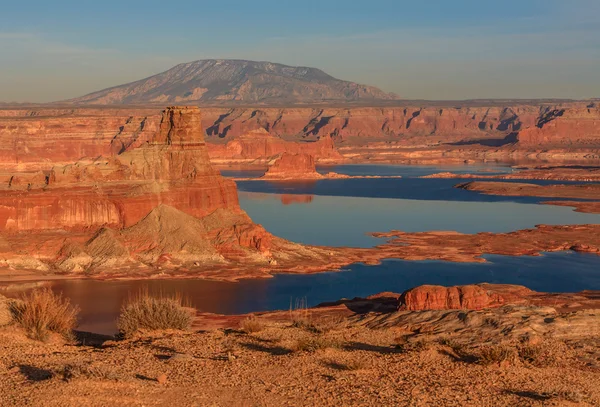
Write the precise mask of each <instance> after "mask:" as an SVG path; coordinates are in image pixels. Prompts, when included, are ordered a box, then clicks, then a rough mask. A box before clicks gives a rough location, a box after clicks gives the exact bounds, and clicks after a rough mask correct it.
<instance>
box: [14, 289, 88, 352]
mask: <svg viewBox="0 0 600 407" xmlns="http://www.w3.org/2000/svg"><path fill="white" fill-rule="evenodd" d="M12 312H13V314H14V319H15V321H17V323H19V324H20V325H21V326H22V327H23V328H24V329H25V330H26V331H27V335H28V336H29V337H31V338H32V339H36V340H39V341H46V340H47V339H48V337H49V335H50V333H51V332H55V333H58V334H61V335H63V336H64V337H65V338H67V339H72V335H73V329H74V328H75V326H76V325H77V314H78V313H79V308H78V307H76V306H73V305H71V302H70V301H69V299H68V298H64V297H63V296H62V295H61V294H55V293H53V292H52V290H50V289H49V288H43V289H36V290H33V291H31V292H30V293H29V294H25V295H23V298H22V301H20V302H14V303H13V306H12Z"/></svg>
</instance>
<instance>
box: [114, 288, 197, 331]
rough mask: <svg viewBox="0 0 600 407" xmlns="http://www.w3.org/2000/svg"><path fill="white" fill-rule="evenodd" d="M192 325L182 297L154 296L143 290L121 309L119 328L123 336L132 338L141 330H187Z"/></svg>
mask: <svg viewBox="0 0 600 407" xmlns="http://www.w3.org/2000/svg"><path fill="white" fill-rule="evenodd" d="M191 323H192V315H191V314H190V312H189V310H188V309H187V307H186V306H185V305H184V303H183V300H182V298H181V296H180V295H174V296H166V295H162V294H160V295H158V296H152V295H150V294H148V291H146V290H142V291H140V292H139V293H138V295H137V296H134V297H132V298H130V299H129V300H128V301H127V302H126V303H125V304H124V305H123V307H121V314H120V315H119V320H118V322H117V328H118V329H119V333H120V334H121V335H122V336H124V337H130V336H132V335H133V334H135V333H136V332H139V331H140V330H148V331H158V330H163V329H178V330H186V329H188V328H189V327H190V325H191Z"/></svg>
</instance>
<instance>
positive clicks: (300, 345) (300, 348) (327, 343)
mask: <svg viewBox="0 0 600 407" xmlns="http://www.w3.org/2000/svg"><path fill="white" fill-rule="evenodd" d="M340 346H341V344H340V343H339V342H338V341H335V340H333V339H328V338H324V337H322V336H306V337H302V338H299V339H297V340H296V342H295V343H294V345H293V346H292V350H293V351H294V352H316V351H318V350H321V349H327V348H336V349H337V348H339V347H340Z"/></svg>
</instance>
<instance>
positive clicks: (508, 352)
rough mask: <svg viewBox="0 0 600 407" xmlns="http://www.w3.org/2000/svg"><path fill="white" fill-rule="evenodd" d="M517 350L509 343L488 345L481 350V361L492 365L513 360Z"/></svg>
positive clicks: (483, 363)
mask: <svg viewBox="0 0 600 407" xmlns="http://www.w3.org/2000/svg"><path fill="white" fill-rule="evenodd" d="M515 354H516V350H515V348H513V347H510V346H508V345H487V346H482V347H481V349H480V350H479V358H478V359H479V363H481V364H482V365H491V364H493V363H501V362H504V361H510V360H513V359H514V357H515Z"/></svg>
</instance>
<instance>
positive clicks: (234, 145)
mask: <svg viewBox="0 0 600 407" xmlns="http://www.w3.org/2000/svg"><path fill="white" fill-rule="evenodd" d="M208 151H209V155H210V158H211V160H212V162H213V163H215V164H218V163H221V162H223V163H227V164H231V163H253V164H256V163H259V162H268V161H270V160H272V159H273V158H274V157H277V156H278V155H280V154H283V153H290V154H299V153H305V154H310V155H312V156H313V157H314V158H315V159H316V160H319V161H325V162H328V161H333V162H336V161H341V160H343V156H342V155H341V154H340V153H339V151H338V150H337V148H336V147H335V145H334V142H333V139H332V138H331V137H329V136H324V137H322V138H320V139H319V140H317V141H286V140H284V139H282V138H281V137H278V136H274V135H272V134H270V133H269V132H268V131H267V130H265V129H264V128H262V127H261V128H258V129H255V130H251V131H249V132H248V133H245V134H243V135H241V136H240V137H237V138H235V139H233V140H230V141H228V142H227V143H226V144H213V143H211V144H208Z"/></svg>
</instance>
